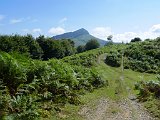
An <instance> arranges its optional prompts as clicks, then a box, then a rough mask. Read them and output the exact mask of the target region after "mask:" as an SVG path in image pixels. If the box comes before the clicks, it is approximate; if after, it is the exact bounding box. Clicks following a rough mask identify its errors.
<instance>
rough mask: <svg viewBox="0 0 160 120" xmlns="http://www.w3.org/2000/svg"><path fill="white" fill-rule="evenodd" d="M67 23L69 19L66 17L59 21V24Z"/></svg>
mask: <svg viewBox="0 0 160 120" xmlns="http://www.w3.org/2000/svg"><path fill="white" fill-rule="evenodd" d="M65 21H67V18H66V17H64V18H62V19H61V20H60V21H59V23H64V22H65Z"/></svg>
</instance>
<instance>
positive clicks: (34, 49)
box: [0, 35, 43, 59]
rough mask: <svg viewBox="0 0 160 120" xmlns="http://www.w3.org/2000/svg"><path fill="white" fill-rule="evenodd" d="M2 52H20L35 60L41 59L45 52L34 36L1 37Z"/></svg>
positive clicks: (0, 46) (0, 48)
mask: <svg viewBox="0 0 160 120" xmlns="http://www.w3.org/2000/svg"><path fill="white" fill-rule="evenodd" d="M0 50H1V51H5V52H13V51H16V52H19V53H21V54H24V53H25V54H28V56H31V57H32V58H34V59H40V58H41V56H42V54H43V51H42V49H41V47H40V46H39V44H38V43H37V42H36V41H35V39H34V38H33V37H32V35H26V36H20V35H10V36H9V35H1V36H0Z"/></svg>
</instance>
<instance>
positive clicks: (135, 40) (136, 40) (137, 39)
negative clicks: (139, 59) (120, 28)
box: [131, 37, 142, 42]
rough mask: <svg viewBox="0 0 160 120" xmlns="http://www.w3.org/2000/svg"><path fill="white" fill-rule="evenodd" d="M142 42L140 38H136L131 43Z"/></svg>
mask: <svg viewBox="0 0 160 120" xmlns="http://www.w3.org/2000/svg"><path fill="white" fill-rule="evenodd" d="M140 41H142V40H141V38H139V37H136V38H134V39H132V40H131V42H140Z"/></svg>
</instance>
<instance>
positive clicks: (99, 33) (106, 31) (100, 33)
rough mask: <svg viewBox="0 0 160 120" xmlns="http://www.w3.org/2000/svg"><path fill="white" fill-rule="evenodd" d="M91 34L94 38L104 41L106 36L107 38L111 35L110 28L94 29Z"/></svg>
mask: <svg viewBox="0 0 160 120" xmlns="http://www.w3.org/2000/svg"><path fill="white" fill-rule="evenodd" d="M91 34H92V35H93V36H95V37H98V38H101V39H104V40H106V39H107V36H109V35H111V34H113V33H112V32H111V28H110V27H96V28H94V29H93V30H92V31H91Z"/></svg>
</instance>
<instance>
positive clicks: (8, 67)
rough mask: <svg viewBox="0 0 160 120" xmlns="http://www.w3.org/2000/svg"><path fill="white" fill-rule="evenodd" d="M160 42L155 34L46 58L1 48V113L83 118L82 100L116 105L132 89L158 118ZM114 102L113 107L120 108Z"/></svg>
mask: <svg viewBox="0 0 160 120" xmlns="http://www.w3.org/2000/svg"><path fill="white" fill-rule="evenodd" d="M159 47H160V40H159V38H157V39H155V40H149V41H144V42H134V43H129V44H116V45H108V46H105V47H103V48H98V49H94V50H90V51H86V52H83V53H80V54H75V55H71V56H68V57H64V58H62V59H50V60H47V61H42V60H33V59H31V58H29V57H27V56H26V55H25V56H24V55H20V54H18V53H15V52H9V53H6V52H3V51H1V52H0V118H1V119H4V120H14V119H16V120H17V119H26V120H29V119H30V120H32V119H33V120H34V119H69V120H70V119H83V117H84V116H83V115H82V114H79V111H80V110H81V108H82V106H83V105H84V104H87V105H89V107H91V108H92V107H93V108H94V106H96V101H97V100H99V99H101V98H104V99H111V101H112V102H113V103H116V104H115V105H118V104H119V100H122V101H123V100H124V99H127V102H131V100H128V97H130V95H134V96H137V99H138V100H139V101H142V102H143V103H144V105H145V106H146V108H148V110H149V111H150V112H152V115H153V116H155V117H157V118H160V116H159V113H160V112H159V111H160V107H159V105H158V103H159V97H160V94H159V92H160V83H159V81H158V80H159V77H157V79H156V76H157V75H158V74H160V66H159V65H160V64H159V63H160V61H159V60H160V59H159V57H160V56H159V55H160V54H159ZM150 80H152V81H150ZM114 107H116V106H113V108H112V109H111V110H110V111H111V113H112V112H113V113H116V112H117V113H119V112H120V110H119V109H115V108H114ZM131 111H132V110H131ZM132 112H133V113H134V112H135V111H134V110H133V111H132ZM133 113H132V114H133ZM136 113H137V114H138V111H136ZM136 117H138V116H136ZM97 119H98V118H97ZM134 119H135V118H134Z"/></svg>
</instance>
